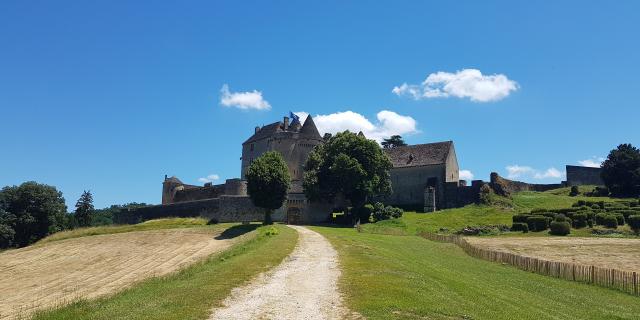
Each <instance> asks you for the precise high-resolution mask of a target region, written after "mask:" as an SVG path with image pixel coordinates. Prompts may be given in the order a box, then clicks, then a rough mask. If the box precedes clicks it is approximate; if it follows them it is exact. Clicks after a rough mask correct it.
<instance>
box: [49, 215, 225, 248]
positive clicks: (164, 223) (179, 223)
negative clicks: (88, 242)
mask: <svg viewBox="0 0 640 320" xmlns="http://www.w3.org/2000/svg"><path fill="white" fill-rule="evenodd" d="M206 225H207V220H206V219H202V218H167V219H157V220H149V221H145V222H142V223H138V224H126V225H113V226H101V227H89V228H78V229H74V230H68V231H61V232H57V233H54V234H52V235H50V236H48V237H46V238H44V239H42V240H40V241H38V242H37V243H36V244H43V243H47V242H51V241H58V240H64V239H71V238H79V237H86V236H95V235H99V234H112V233H123V232H132V231H146V230H158V229H174V228H191V227H203V226H206ZM229 225H231V224H222V226H225V227H226V226H229ZM215 226H216V227H219V226H220V225H215Z"/></svg>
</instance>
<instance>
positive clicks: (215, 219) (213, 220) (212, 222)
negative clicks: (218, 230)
mask: <svg viewBox="0 0 640 320" xmlns="http://www.w3.org/2000/svg"><path fill="white" fill-rule="evenodd" d="M212 224H218V218H211V219H209V221H207V225H212Z"/></svg>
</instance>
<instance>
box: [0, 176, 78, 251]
mask: <svg viewBox="0 0 640 320" xmlns="http://www.w3.org/2000/svg"><path fill="white" fill-rule="evenodd" d="M0 199H1V200H0V202H2V206H3V210H4V211H5V212H4V213H3V214H2V217H1V218H0V219H1V220H3V222H1V223H0V224H2V225H4V226H8V227H10V228H11V229H12V230H13V231H14V236H13V240H12V243H13V245H17V246H20V247H21V246H26V245H29V244H31V243H33V242H35V241H37V240H39V239H42V238H44V237H45V236H47V235H49V234H51V233H54V232H57V231H60V230H63V229H64V228H65V227H66V226H65V225H64V224H63V221H64V218H65V216H66V212H67V206H66V205H65V203H64V198H63V197H62V192H59V191H58V190H57V189H56V188H55V187H52V186H48V185H45V184H39V183H36V182H33V181H30V182H25V183H23V184H21V185H20V186H12V187H4V188H3V189H2V191H0ZM3 229H7V228H3ZM5 231H6V230H5Z"/></svg>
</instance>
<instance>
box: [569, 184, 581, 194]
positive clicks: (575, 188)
mask: <svg viewBox="0 0 640 320" xmlns="http://www.w3.org/2000/svg"><path fill="white" fill-rule="evenodd" d="M579 194H580V190H578V186H571V191H570V192H569V195H570V196H572V197H575V196H577V195H579Z"/></svg>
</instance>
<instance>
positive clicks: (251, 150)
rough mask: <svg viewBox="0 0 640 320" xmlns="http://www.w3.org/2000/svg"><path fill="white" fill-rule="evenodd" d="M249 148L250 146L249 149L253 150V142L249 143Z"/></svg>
mask: <svg viewBox="0 0 640 320" xmlns="http://www.w3.org/2000/svg"><path fill="white" fill-rule="evenodd" d="M250 148H251V151H253V143H252V144H251V146H250Z"/></svg>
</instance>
